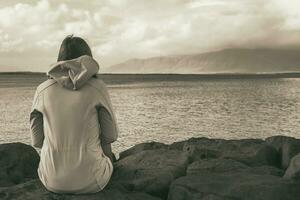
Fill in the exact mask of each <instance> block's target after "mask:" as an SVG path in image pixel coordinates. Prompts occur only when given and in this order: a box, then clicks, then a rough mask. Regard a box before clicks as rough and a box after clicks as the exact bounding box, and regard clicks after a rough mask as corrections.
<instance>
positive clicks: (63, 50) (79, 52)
mask: <svg viewBox="0 0 300 200" xmlns="http://www.w3.org/2000/svg"><path fill="white" fill-rule="evenodd" d="M83 55H88V56H91V57H93V56H92V51H91V49H90V47H89V45H88V44H87V43H86V41H84V39H82V38H80V37H73V35H69V36H67V37H66V38H65V39H64V40H63V41H62V43H61V45H60V49H59V53H58V58H57V61H63V60H71V59H75V58H78V57H80V56H83Z"/></svg>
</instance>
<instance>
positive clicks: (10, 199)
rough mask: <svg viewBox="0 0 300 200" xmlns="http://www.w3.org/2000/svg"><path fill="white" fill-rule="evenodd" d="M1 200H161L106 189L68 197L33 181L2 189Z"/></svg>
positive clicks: (141, 194) (137, 193)
mask: <svg viewBox="0 0 300 200" xmlns="http://www.w3.org/2000/svg"><path fill="white" fill-rule="evenodd" d="M0 199H1V200H35V199H36V200H54V199H55V200H98V199H105V200H140V199H145V200H159V198H158V197H153V196H151V195H148V194H145V193H142V192H130V191H126V190H120V189H114V188H113V189H104V190H102V191H100V192H97V193H94V194H84V195H67V194H55V193H52V192H49V191H47V190H46V188H45V187H44V186H43V184H42V183H41V182H40V181H39V180H38V179H35V180H31V181H28V182H26V183H22V184H19V185H16V186H12V187H6V188H0Z"/></svg>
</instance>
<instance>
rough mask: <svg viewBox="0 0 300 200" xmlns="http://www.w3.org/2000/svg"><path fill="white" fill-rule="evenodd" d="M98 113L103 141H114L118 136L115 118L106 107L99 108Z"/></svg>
mask: <svg viewBox="0 0 300 200" xmlns="http://www.w3.org/2000/svg"><path fill="white" fill-rule="evenodd" d="M98 115H99V123H100V129H101V135H100V139H101V141H102V142H103V143H107V144H108V143H113V142H114V141H116V140H117V138H118V130H117V127H116V124H115V123H116V122H114V120H113V118H112V117H111V115H110V114H109V112H108V111H107V110H106V109H105V108H104V107H100V108H99V110H98Z"/></svg>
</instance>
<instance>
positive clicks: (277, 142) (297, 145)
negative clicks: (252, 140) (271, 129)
mask: <svg viewBox="0 0 300 200" xmlns="http://www.w3.org/2000/svg"><path fill="white" fill-rule="evenodd" d="M266 142H267V143H268V144H270V145H272V146H273V147H274V148H275V149H277V151H278V152H279V154H280V164H281V168H283V169H286V168H287V167H288V166H289V164H290V161H291V159H292V158H293V157H294V156H295V155H297V154H298V153H300V140H299V139H296V138H293V137H287V136H273V137H269V138H267V139H266Z"/></svg>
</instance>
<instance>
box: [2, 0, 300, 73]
mask: <svg viewBox="0 0 300 200" xmlns="http://www.w3.org/2000/svg"><path fill="white" fill-rule="evenodd" d="M299 8H300V1H299V0H288V1H287V0H151V1H150V0H89V1H86V0H81V1H80V0H9V1H0V71H41V72H44V71H47V69H48V68H49V66H50V65H51V64H53V63H55V62H56V59H57V54H58V50H59V47H60V43H61V42H62V40H63V39H64V38H65V37H66V36H67V35H70V34H74V35H75V36H79V37H82V38H84V39H85V40H86V41H87V42H88V44H89V45H90V46H91V48H92V52H93V56H94V57H95V59H96V60H97V61H98V62H99V64H100V68H106V67H109V66H111V65H113V64H117V63H120V62H123V61H126V60H128V59H131V58H146V57H154V56H166V55H178V54H192V53H202V52H208V51H215V50H220V49H224V48H284V49H299V48H300V12H299Z"/></svg>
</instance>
